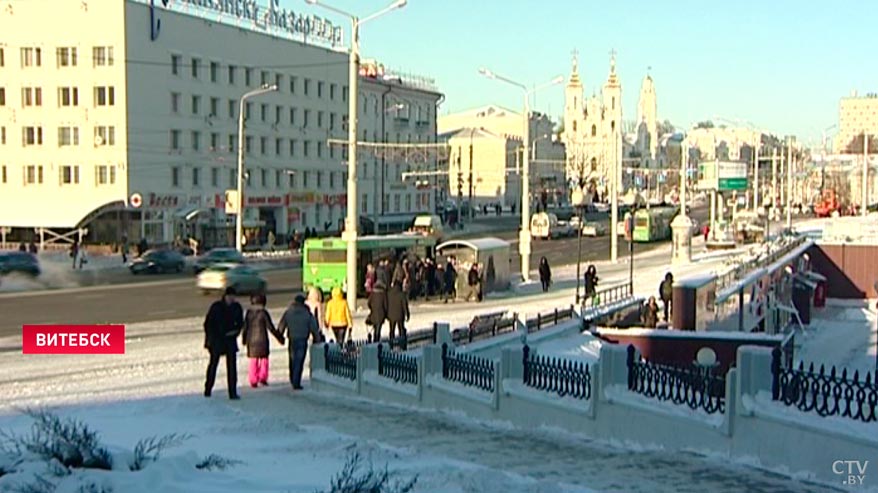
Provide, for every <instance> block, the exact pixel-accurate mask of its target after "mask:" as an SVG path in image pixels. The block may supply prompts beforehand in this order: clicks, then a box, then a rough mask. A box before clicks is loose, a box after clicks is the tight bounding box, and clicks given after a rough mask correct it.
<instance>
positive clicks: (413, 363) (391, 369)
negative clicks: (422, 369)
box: [378, 344, 418, 385]
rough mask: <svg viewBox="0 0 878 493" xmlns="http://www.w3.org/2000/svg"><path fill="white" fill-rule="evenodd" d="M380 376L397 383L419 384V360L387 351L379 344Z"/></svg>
mask: <svg viewBox="0 0 878 493" xmlns="http://www.w3.org/2000/svg"><path fill="white" fill-rule="evenodd" d="M378 374H379V375H381V376H382V377H387V378H390V379H392V380H393V381H395V382H401V383H409V384H412V385H417V384H418V359H417V358H415V357H414V356H411V355H408V354H404V353H396V352H393V351H387V350H385V349H384V344H378Z"/></svg>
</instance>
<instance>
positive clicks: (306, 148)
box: [302, 140, 311, 157]
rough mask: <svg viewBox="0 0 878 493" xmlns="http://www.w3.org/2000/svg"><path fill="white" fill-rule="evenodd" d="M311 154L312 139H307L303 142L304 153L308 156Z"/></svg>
mask: <svg viewBox="0 0 878 493" xmlns="http://www.w3.org/2000/svg"><path fill="white" fill-rule="evenodd" d="M310 154H311V141H310V140H306V141H305V142H303V143H302V155H303V156H305V157H308V156H309V155H310Z"/></svg>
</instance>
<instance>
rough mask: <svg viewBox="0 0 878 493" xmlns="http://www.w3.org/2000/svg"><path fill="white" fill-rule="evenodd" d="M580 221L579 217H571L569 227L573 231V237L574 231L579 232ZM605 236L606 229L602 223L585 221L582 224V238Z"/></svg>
mask: <svg viewBox="0 0 878 493" xmlns="http://www.w3.org/2000/svg"><path fill="white" fill-rule="evenodd" d="M580 221H581V219H580V218H579V216H573V218H571V219H570V227H571V228H572V229H573V236H576V231H578V230H579V222H580ZM605 234H607V227H606V226H605V225H604V224H603V223H599V222H596V221H585V222H583V223H582V236H593V237H597V236H604V235H605Z"/></svg>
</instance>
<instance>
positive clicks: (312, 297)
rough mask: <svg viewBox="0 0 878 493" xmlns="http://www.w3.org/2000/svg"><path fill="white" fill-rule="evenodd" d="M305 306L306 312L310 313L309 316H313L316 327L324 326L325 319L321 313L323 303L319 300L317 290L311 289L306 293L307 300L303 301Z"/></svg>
mask: <svg viewBox="0 0 878 493" xmlns="http://www.w3.org/2000/svg"><path fill="white" fill-rule="evenodd" d="M305 306H307V307H308V311H310V312H311V315H314V318H315V319H316V320H317V325H318V326H324V325H325V324H326V317H325V316H324V313H323V302H322V301H321V300H320V293H319V292H318V291H317V288H311V291H309V292H308V299H307V300H305Z"/></svg>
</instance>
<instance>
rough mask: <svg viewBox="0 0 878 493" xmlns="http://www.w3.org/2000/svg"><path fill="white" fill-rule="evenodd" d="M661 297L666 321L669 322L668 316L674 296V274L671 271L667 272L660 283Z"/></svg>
mask: <svg viewBox="0 0 878 493" xmlns="http://www.w3.org/2000/svg"><path fill="white" fill-rule="evenodd" d="M659 297H660V298H661V299H662V305H663V307H664V313H665V322H668V321H669V319H668V316H669V315H670V313H671V303H672V301H673V297H674V275H673V274H671V273H670V272H668V273H667V274H665V280H664V281H662V283H661V284H660V285H659Z"/></svg>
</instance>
